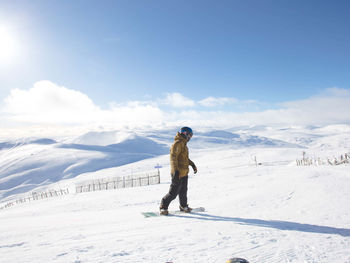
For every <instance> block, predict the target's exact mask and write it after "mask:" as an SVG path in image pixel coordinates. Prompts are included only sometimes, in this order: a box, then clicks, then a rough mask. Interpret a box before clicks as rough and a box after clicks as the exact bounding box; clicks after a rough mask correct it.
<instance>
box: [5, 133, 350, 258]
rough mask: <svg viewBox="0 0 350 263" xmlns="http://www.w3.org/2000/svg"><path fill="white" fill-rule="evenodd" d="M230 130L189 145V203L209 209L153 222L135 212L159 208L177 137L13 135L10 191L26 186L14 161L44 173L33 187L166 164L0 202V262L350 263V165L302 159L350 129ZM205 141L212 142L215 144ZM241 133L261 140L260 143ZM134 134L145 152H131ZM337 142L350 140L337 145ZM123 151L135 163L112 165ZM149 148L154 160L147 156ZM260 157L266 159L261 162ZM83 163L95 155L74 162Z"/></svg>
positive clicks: (330, 147) (341, 147)
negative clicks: (21, 138) (131, 178)
mask: <svg viewBox="0 0 350 263" xmlns="http://www.w3.org/2000/svg"><path fill="white" fill-rule="evenodd" d="M346 128H347V127H346ZM226 132H227V131H225V132H222V133H218V132H215V133H211V132H210V131H208V132H203V133H201V134H198V137H197V142H196V141H195V142H194V143H193V144H194V145H192V141H191V142H190V143H189V148H190V156H191V159H192V160H193V161H195V162H196V165H197V166H198V170H199V172H198V174H196V175H193V173H191V174H190V180H189V195H188V196H189V203H190V205H192V206H194V207H195V206H205V207H206V209H207V211H206V212H204V213H197V214H180V215H174V216H171V217H157V218H143V216H142V215H141V213H140V212H141V211H156V210H157V207H158V206H159V202H160V199H161V197H162V196H163V195H164V194H165V193H166V192H167V190H168V187H169V183H170V177H169V160H168V158H169V156H168V154H167V153H168V148H167V147H168V145H169V144H170V143H171V140H172V137H173V135H172V134H170V133H168V132H164V134H159V133H157V134H154V133H152V134H149V135H145V134H143V135H139V136H131V137H128V136H126V137H125V138H126V140H124V141H123V140H119V141H118V140H116V141H115V143H114V142H113V140H114V139H112V141H111V139H108V140H106V139H105V138H102V139H101V140H100V142H101V143H98V142H97V141H95V142H94V143H95V145H88V144H83V143H84V142H83V141H82V139H81V138H80V140H81V141H80V142H78V141H74V140H73V141H71V142H69V143H68V142H66V143H64V142H57V141H54V142H52V141H51V142H50V143H46V144H45V143H43V144H33V143H24V144H23V145H21V146H14V145H12V146H10V147H8V146H9V145H10V144H15V143H12V142H6V143H7V144H8V145H7V146H6V147H7V148H6V147H4V148H3V149H2V150H1V151H0V153H1V154H2V155H1V162H2V164H3V165H7V167H8V168H7V169H5V168H3V165H1V169H2V170H1V173H0V174H1V180H3V181H2V182H3V184H2V187H3V188H5V186H6V183H9V182H20V181H19V180H18V181H16V180H15V179H14V181H11V180H9V178H11V176H12V174H11V173H10V172H8V171H9V169H13V170H12V171H15V172H16V173H14V174H15V178H16V176H17V178H18V177H20V175H22V174H26V173H27V174H29V172H28V170H30V171H31V176H32V177H34V175H36V174H37V173H39V174H40V176H42V179H40V180H38V181H39V183H38V184H43V182H46V181H45V180H48V181H53V182H54V183H56V182H61V181H59V180H61V179H62V178H63V177H64V176H68V177H69V178H70V179H69V180H68V181H67V182H69V183H74V181H79V180H81V179H82V178H86V177H90V176H93V177H95V178H97V177H103V176H107V175H116V174H123V173H126V172H130V170H131V169H134V170H139V171H142V170H149V169H150V168H152V167H153V166H154V165H155V164H161V165H162V166H163V168H161V184H159V185H152V186H146V187H138V188H126V189H119V190H109V191H99V192H92V193H83V194H70V195H67V196H62V197H57V198H52V199H46V200H40V201H35V202H31V203H25V204H21V205H17V206H14V207H12V208H9V209H4V210H0V253H1V257H0V262H225V261H226V260H227V259H228V258H230V257H243V258H246V259H248V260H249V261H250V262H251V263H254V262H259V263H260V262H266V263H271V262H330V261H331V262H339V263H344V262H350V208H349V205H348V204H349V203H350V191H349V189H350V173H349V165H339V166H302V167H301V166H296V164H295V159H296V158H300V157H301V154H302V152H303V151H306V152H310V153H312V154H315V153H319V154H321V155H323V156H328V155H335V154H343V153H345V152H349V148H348V145H347V143H348V141H349V139H350V133H349V130H347V129H344V127H342V128H340V127H338V128H334V127H333V128H332V129H331V128H329V127H328V128H321V129H318V130H317V132H313V130H310V129H305V128H298V129H295V128H288V129H283V130H282V129H277V130H276V129H265V128H263V129H254V130H253V129H252V130H250V133H249V132H248V131H247V130H245V131H243V130H241V131H235V132H233V131H232V133H231V134H232V135H230V134H229V133H226ZM95 136H96V134H95ZM108 136H110V134H109V135H108ZM97 137H98V136H97ZM200 137H202V142H201V140H200ZM210 137H212V138H213V140H214V142H213V140H210V141H208V139H210ZM85 138H86V136H85ZM109 138H111V137H109ZM112 138H113V136H112ZM246 138H254V139H258V141H259V142H264V141H265V142H266V143H260V144H259V143H258V144H257V145H255V146H254V145H253V144H249V143H248V142H247V139H246ZM301 138H303V140H301ZM327 138H328V139H327ZM334 138H337V140H334ZM95 139H97V138H95ZM218 139H220V140H222V141H220V140H218ZM296 139H297V140H296ZM133 140H136V142H137V143H136V144H137V145H140V146H142V147H140V149H141V150H139V151H136V150H135V147H134V145H135V144H134V142H135V141H133ZM215 140H217V141H216V143H215ZM225 140H227V141H226V142H224V143H223V141H225ZM237 140H238V141H237ZM342 140H343V141H344V144H340V143H339V142H341V141H342ZM47 142H49V141H47ZM244 142H246V144H244ZM298 142H299V143H298ZM300 142H304V143H300ZM89 143H92V142H91V141H90V142H89ZM117 145H119V146H118V147H117ZM201 145H203V147H201ZM325 145H327V147H325ZM123 146H126V147H125V148H123ZM192 146H193V147H192ZM99 147H102V148H99ZM154 147H155V148H154ZM158 147H159V148H158ZM125 149H128V151H127V153H134V154H136V155H137V156H138V158H139V159H138V160H136V162H134V160H133V159H132V158H130V159H128V158H129V157H125V158H124V160H125V163H122V162H121V163H119V162H116V161H114V163H111V164H110V165H107V164H108V162H106V163H105V161H104V160H105V159H106V156H109V157H111V158H112V157H113V158H114V157H118V158H119V157H120V156H124V155H123V154H124V153H126V150H125ZM153 149H158V150H159V151H158V150H154V151H153ZM119 150H120V151H119ZM147 150H148V151H150V154H151V155H152V156H146V155H142V154H141V153H144V152H145V151H147ZM163 150H164V153H165V154H163V152H162V151H163ZM5 153H6V154H5ZM32 153H34V155H31V154H32ZM120 154H122V155H120ZM50 155H52V156H51V157H49V156H50ZM33 156H38V157H33ZM44 156H48V157H47V159H45V158H44ZM127 156H128V155H127ZM254 157H256V158H257V160H258V162H260V163H261V164H262V165H260V166H255V161H254ZM73 158H74V160H75V162H73V161H72V159H73ZM120 158H121V159H122V157H120ZM83 160H88V162H90V163H89V164H85V166H84V165H83V164H82V165H81V166H78V168H75V169H76V170H74V169H73V168H74V167H73V168H71V167H72V165H74V163H83ZM92 160H95V162H91V161H92ZM97 160H100V161H101V162H102V163H103V165H102V164H101V165H100V164H98V163H99V162H98V161H97ZM48 163H51V164H50V165H49V164H48ZM67 164H70V165H69V166H68V165H67ZM11 165H12V166H11ZM31 165H32V166H31ZM99 165H100V166H99ZM13 167H16V168H13ZM84 167H85V168H86V167H90V169H85V168H84ZM56 168H57V169H56ZM68 168H70V169H68ZM27 169H28V170H27ZM50 169H51V170H50ZM67 169H68V170H67ZM72 169H73V171H75V173H74V172H69V173H68V172H66V174H65V175H64V176H63V177H61V178H56V177H53V178H52V177H48V178H46V179H45V176H44V173H46V171H53V172H54V171H61V172H62V171H63V173H64V172H65V171H66V170H67V171H72ZM34 171H36V172H37V173H34ZM6 172H7V174H6ZM57 174H58V173H57ZM4 175H6V176H4ZM28 176H29V175H28ZM40 176H39V177H40ZM26 180H29V177H27V178H26ZM31 180H32V182H31V183H32V185H33V186H35V184H36V182H35V181H34V178H33V179H31ZM55 180H56V181H55ZM38 184H37V185H38ZM21 185H23V186H26V185H29V182H27V181H25V182H23V183H21ZM46 186H47V187H51V186H52V185H50V184H49V183H48V184H47V185H46ZM14 187H16V185H15V186H14ZM11 189H13V188H11ZM15 189H16V188H15ZM1 191H3V192H2V193H3V194H4V193H5V195H6V193H8V192H6V191H7V190H6V189H5V190H3V189H2V190H1ZM15 196H16V195H12V197H15ZM177 205H178V201H177V200H174V201H173V202H172V204H171V207H170V208H171V209H177Z"/></svg>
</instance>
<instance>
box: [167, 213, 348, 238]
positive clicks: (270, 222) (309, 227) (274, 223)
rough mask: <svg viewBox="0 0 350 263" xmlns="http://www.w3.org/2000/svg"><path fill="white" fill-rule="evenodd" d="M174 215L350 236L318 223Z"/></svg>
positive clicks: (206, 215) (343, 229)
mask: <svg viewBox="0 0 350 263" xmlns="http://www.w3.org/2000/svg"><path fill="white" fill-rule="evenodd" d="M173 216H174V217H181V218H191V219H198V220H207V221H222V222H234V223H237V224H240V225H250V226H258V227H267V228H275V229H279V230H289V231H300V232H307V233H318V234H332V235H341V236H343V237H349V236H350V229H347V228H336V227H329V226H318V225H311V224H302V223H296V222H288V221H280V220H262V219H249V218H238V217H223V216H214V215H210V214H204V213H192V214H191V215H186V216H185V215H173Z"/></svg>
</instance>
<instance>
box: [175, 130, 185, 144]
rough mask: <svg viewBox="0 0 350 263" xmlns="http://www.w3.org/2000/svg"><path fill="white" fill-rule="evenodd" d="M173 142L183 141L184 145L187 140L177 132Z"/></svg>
mask: <svg viewBox="0 0 350 263" xmlns="http://www.w3.org/2000/svg"><path fill="white" fill-rule="evenodd" d="M174 140H175V141H184V142H185V143H187V140H186V139H185V138H184V137H183V136H182V135H181V133H179V132H177V134H176V136H175V139H174Z"/></svg>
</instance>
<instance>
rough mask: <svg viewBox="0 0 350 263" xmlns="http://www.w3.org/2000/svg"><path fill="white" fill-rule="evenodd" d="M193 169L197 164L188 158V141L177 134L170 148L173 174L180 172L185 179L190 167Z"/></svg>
mask: <svg viewBox="0 0 350 263" xmlns="http://www.w3.org/2000/svg"><path fill="white" fill-rule="evenodd" d="M189 165H191V166H192V167H194V166H195V164H194V163H193V162H192V161H191V160H190V158H188V148H187V140H186V139H185V138H184V137H182V136H181V134H180V133H177V135H176V136H175V141H174V143H173V145H172V146H171V148H170V166H171V174H175V171H179V176H180V177H184V176H187V175H188V172H189V169H188V166H189Z"/></svg>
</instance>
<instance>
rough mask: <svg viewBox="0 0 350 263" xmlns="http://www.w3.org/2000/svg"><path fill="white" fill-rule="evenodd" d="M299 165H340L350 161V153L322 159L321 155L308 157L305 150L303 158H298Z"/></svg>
mask: <svg viewBox="0 0 350 263" xmlns="http://www.w3.org/2000/svg"><path fill="white" fill-rule="evenodd" d="M296 163H297V166H309V165H340V164H347V163H350V153H345V154H342V155H341V156H340V157H338V158H336V157H332V158H326V159H322V158H320V157H318V158H316V157H314V158H310V157H306V153H305V152H303V159H301V160H296Z"/></svg>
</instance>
